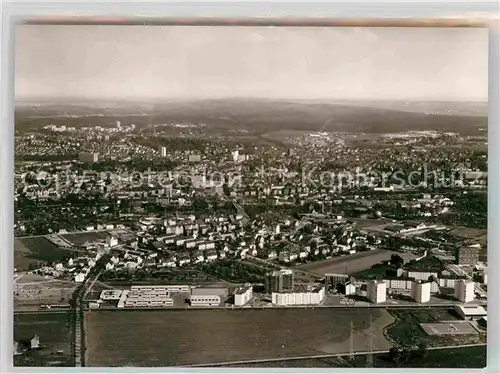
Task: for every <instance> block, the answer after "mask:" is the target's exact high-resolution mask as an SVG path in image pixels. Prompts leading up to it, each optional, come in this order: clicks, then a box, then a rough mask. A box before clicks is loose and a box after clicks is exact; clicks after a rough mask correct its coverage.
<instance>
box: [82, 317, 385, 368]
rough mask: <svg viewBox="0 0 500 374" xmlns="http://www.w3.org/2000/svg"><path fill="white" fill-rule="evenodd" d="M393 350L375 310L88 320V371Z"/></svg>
mask: <svg viewBox="0 0 500 374" xmlns="http://www.w3.org/2000/svg"><path fill="white" fill-rule="evenodd" d="M370 314H371V316H372V320H373V328H372V334H373V336H374V337H373V346H374V349H375V350H385V349H389V348H391V344H390V343H389V342H388V341H387V340H386V339H385V337H384V336H383V329H384V327H385V326H387V325H389V324H390V323H391V322H392V321H393V318H392V317H391V316H390V314H389V313H387V312H386V311H385V310H379V309H377V310H374V309H361V308H360V309H353V308H350V309H312V310H311V309H288V310H287V309H279V310H278V309H271V310H269V309H268V310H265V309H263V310H255V309H254V310H233V311H225V310H192V311H173V310H168V311H147V310H146V311H121V310H120V311H91V312H87V313H86V315H85V332H86V333H85V337H86V357H85V362H86V366H94V367H95V366H108V367H109V366H174V365H189V364H211V363H218V362H228V361H239V360H251V359H269V358H280V357H281V358H287V357H294V356H304V355H308V354H309V355H316V354H318V355H319V354H334V353H343V352H346V353H347V352H349V330H350V322H351V321H352V323H353V327H354V334H353V344H354V349H355V350H367V349H368V339H367V334H368V324H369V316H370Z"/></svg>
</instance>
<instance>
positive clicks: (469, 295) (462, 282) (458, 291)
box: [455, 279, 474, 303]
mask: <svg viewBox="0 0 500 374" xmlns="http://www.w3.org/2000/svg"><path fill="white" fill-rule="evenodd" d="M455 298H456V299H458V300H460V301H461V302H462V303H469V302H471V301H472V300H474V282H473V281H471V280H468V279H459V280H457V281H456V282H455Z"/></svg>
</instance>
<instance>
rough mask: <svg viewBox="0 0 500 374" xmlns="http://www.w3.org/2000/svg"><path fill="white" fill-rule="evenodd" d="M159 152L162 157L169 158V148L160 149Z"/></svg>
mask: <svg viewBox="0 0 500 374" xmlns="http://www.w3.org/2000/svg"><path fill="white" fill-rule="evenodd" d="M158 151H159V152H160V156H161V157H166V156H167V147H160V148H159V149H158Z"/></svg>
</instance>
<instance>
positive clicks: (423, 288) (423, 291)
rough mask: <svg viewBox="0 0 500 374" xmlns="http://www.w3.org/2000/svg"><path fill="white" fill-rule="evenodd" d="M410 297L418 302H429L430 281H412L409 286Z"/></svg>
mask: <svg viewBox="0 0 500 374" xmlns="http://www.w3.org/2000/svg"><path fill="white" fill-rule="evenodd" d="M411 298H412V299H413V300H415V301H416V302H417V303H419V304H423V303H427V302H429V301H430V300H431V282H426V281H418V280H415V281H413V282H412V286H411Z"/></svg>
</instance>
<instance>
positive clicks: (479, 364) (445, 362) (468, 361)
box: [228, 345, 487, 369]
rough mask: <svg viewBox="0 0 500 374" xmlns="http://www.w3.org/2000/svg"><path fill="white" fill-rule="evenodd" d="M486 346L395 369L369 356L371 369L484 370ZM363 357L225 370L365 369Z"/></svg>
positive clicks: (384, 358)
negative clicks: (371, 363)
mask: <svg viewBox="0 0 500 374" xmlns="http://www.w3.org/2000/svg"><path fill="white" fill-rule="evenodd" d="M486 350H487V349H486V345H484V346H479V347H464V348H450V349H437V350H430V351H428V352H427V355H426V356H425V358H414V359H412V360H411V361H408V362H406V363H400V364H398V365H396V364H395V363H394V362H393V361H392V360H390V359H389V355H388V354H384V353H382V354H376V355H374V356H373V367H375V368H398V367H399V368H402V367H407V368H443V369H445V368H450V369H452V368H453V369H454V368H457V369H459V368H470V369H475V368H484V367H486ZM366 361H367V355H360V356H355V357H354V359H353V360H352V361H349V358H348V357H347V356H344V357H342V358H340V359H339V358H336V357H332V358H311V359H306V360H288V361H270V362H263V363H258V364H243V365H229V366H228V367H247V368H251V367H254V368H259V367H260V368H331V367H357V368H363V367H366Z"/></svg>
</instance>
